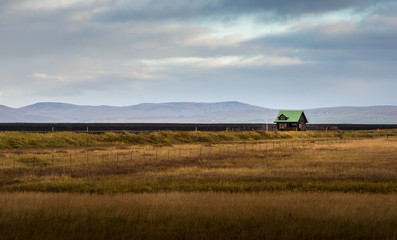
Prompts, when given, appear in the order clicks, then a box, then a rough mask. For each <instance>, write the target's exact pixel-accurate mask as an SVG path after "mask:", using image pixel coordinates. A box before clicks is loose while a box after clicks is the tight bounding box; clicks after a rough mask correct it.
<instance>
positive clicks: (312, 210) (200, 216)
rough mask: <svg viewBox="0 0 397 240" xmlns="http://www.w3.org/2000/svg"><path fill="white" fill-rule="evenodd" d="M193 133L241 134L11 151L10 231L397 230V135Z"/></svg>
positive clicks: (256, 233) (279, 233)
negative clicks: (197, 139) (217, 140)
mask: <svg viewBox="0 0 397 240" xmlns="http://www.w3.org/2000/svg"><path fill="white" fill-rule="evenodd" d="M12 134H14V133H12ZM12 134H11V133H9V135H12ZM15 134H16V133H15ZM55 134H58V133H55ZM59 134H61V133H59ZM152 134H154V135H156V134H158V135H162V134H163V135H166V136H167V139H177V138H176V136H179V135H178V134H182V133H168V132H166V133H152ZM152 134H146V133H145V134H142V135H140V134H136V136H139V137H144V136H145V138H146V137H148V136H151V135H152ZM183 134H186V136H184V137H183V139H185V140H186V139H189V138H192V137H191V136H190V135H192V136H193V135H195V134H197V135H200V134H203V136H216V137H217V138H218V137H220V136H221V135H222V134H225V135H228V134H230V136H231V137H230V139H229V140H224V141H221V144H216V143H215V142H211V141H210V142H205V141H202V142H201V141H200V142H195V141H193V140H192V142H187V143H183V144H182V143H181V142H180V141H181V140H178V141H176V140H175V142H172V141H170V142H172V144H171V143H167V144H164V143H162V142H156V143H154V142H150V143H149V142H144V143H140V144H127V142H126V141H121V140H120V141H116V140H115V141H113V143H112V144H114V145H111V144H110V145H106V144H105V145H100V144H99V145H98V142H95V141H92V144H93V145H92V146H91V145H90V146H89V147H87V146H86V145H84V144H81V145H78V147H74V148H72V147H68V148H59V147H46V148H44V147H40V148H39V147H37V148H25V147H26V145H25V146H24V147H21V148H7V149H2V150H0V156H2V159H3V161H2V163H4V164H3V165H2V166H3V169H1V170H0V192H1V193H0V236H2V237H1V238H2V239H28V238H29V239H53V238H55V237H57V238H59V239H70V238H74V239H159V238H160V239H264V238H265V239H292V238H293V239H396V238H397V230H396V228H395V226H396V225H397V215H396V213H397V208H396V206H397V205H396V204H395V202H396V201H397V194H396V193H397V138H396V137H393V133H392V132H388V133H385V132H372V133H367V132H364V133H363V132H349V133H338V132H333V133H310V132H307V133H301V132H291V133H266V134H272V135H269V136H267V137H266V138H265V137H263V138H258V139H255V138H253V137H254V136H258V135H259V136H261V134H264V133H262V132H259V133H258V132H252V133H251V132H249V133H199V132H198V133H183ZM238 134H241V136H246V135H247V136H250V137H248V138H246V137H247V136H246V137H244V138H246V139H243V138H242V137H241V136H240V137H236V136H238ZM244 134H246V135H244ZM252 134H257V135H252ZM338 134H339V135H338ZM386 134H387V135H388V136H389V137H386ZM16 135H18V134H16ZM22 135H23V134H22ZM33 135H34V134H33ZM33 135H29V134H28V135H26V136H25V137H32V136H33ZM73 135H74V134H69V133H67V134H66V133H65V136H73ZM107 135H110V136H112V135H113V134H106V136H107ZM123 135H128V136H129V135H130V134H115V136H117V137H120V138H122V137H126V136H123ZM131 135H133V134H131ZM171 135H172V136H174V135H175V136H174V138H171V137H170V136H171ZM37 136H42V137H43V138H51V134H48V135H46V134H38V135H37ZM80 136H82V139H83V138H84V137H87V138H91V137H94V138H103V136H105V135H90V134H82V135H80ZM347 136H349V137H347ZM268 137H269V138H268ZM270 137H272V138H270ZM6 138H7V137H6ZM64 138H65V137H64ZM250 138H253V139H254V140H251V139H250ZM180 139H182V138H180ZM319 140H321V141H319ZM2 141H3V142H4V140H2ZM45 141H46V140H43V142H45ZM173 141H174V140H173ZM83 142H84V141H83ZM148 143H149V144H148ZM44 145H45V144H44V143H43V146H44ZM52 156H55V157H52ZM62 156H64V158H62ZM71 156H72V157H71ZM7 159H8V160H10V159H15V160H16V161H15V168H14V167H13V165H12V164H13V162H12V161H11V162H6V160H7ZM8 160H7V161H8ZM70 160H72V162H71V161H70ZM2 163H0V164H2ZM65 209H66V210H65ZM65 233H67V234H65Z"/></svg>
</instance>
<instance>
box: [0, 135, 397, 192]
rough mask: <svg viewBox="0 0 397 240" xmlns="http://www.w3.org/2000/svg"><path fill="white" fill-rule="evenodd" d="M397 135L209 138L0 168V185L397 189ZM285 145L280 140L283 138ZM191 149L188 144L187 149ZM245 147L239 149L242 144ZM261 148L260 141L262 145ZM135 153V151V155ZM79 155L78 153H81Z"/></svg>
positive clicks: (38, 187)
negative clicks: (149, 150) (303, 140)
mask: <svg viewBox="0 0 397 240" xmlns="http://www.w3.org/2000/svg"><path fill="white" fill-rule="evenodd" d="M396 140H397V139H375V140H361V141H357V142H347V143H339V142H338V143H337V144H328V145H321V144H316V145H305V146H304V147H301V146H299V147H288V148H282V147H281V148H278V147H276V148H275V149H270V150H259V149H258V148H257V146H255V147H253V149H254V150H251V148H250V147H249V146H248V147H246V146H245V145H242V146H239V147H238V150H237V152H236V151H234V150H233V151H225V149H227V146H225V145H214V146H213V147H212V150H211V154H210V153H209V151H208V150H209V149H208V147H207V149H206V150H205V151H204V150H202V154H201V155H200V153H199V151H200V147H201V148H203V147H202V146H198V145H184V146H183V148H181V149H182V150H181V155H179V150H178V149H177V150H176V151H174V152H173V154H171V155H170V158H168V155H167V154H166V153H168V150H167V148H165V149H160V150H158V155H157V157H156V156H155V155H154V154H151V155H149V156H141V157H140V158H134V159H133V160H132V161H131V159H130V158H129V157H128V155H127V157H128V159H123V158H122V156H121V155H120V156H119V161H116V160H114V159H113V160H112V161H110V162H106V161H105V162H104V163H101V162H100V160H101V158H98V159H96V162H97V163H94V162H95V159H90V162H89V164H82V165H81V164H80V165H72V166H71V167H69V166H68V165H65V166H62V167H47V168H43V167H36V168H20V169H8V170H7V169H6V170H2V171H0V179H2V180H1V181H0V191H44V192H48V191H52V192H63V191H67V192H99V193H105V192H111V193H118V192H158V191H228V192H252V191H256V192H258V191H343V192H375V193H376V192H378V193H395V192H397V141H396ZM282 146H284V145H282ZM190 149H194V150H193V151H191V152H192V155H190ZM244 149H245V150H244ZM262 149H264V148H262ZM134 156H135V155H134ZM82 162H84V160H82Z"/></svg>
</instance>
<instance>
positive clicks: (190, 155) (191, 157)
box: [189, 148, 192, 158]
mask: <svg viewBox="0 0 397 240" xmlns="http://www.w3.org/2000/svg"><path fill="white" fill-rule="evenodd" d="M189 151H190V158H192V149H191V148H190V150H189Z"/></svg>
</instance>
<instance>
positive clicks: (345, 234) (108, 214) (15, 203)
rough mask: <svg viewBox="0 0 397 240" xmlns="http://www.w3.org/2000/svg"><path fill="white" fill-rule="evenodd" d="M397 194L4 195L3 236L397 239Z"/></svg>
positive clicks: (1, 209)
mask: <svg viewBox="0 0 397 240" xmlns="http://www.w3.org/2000/svg"><path fill="white" fill-rule="evenodd" d="M396 202H397V195H382V196H379V195H370V194H341V193H310V194H307V193H257V194H250V193H244V194H230V193H229V194H227V193H158V194H124V195H95V194H94V195H92V194H83V195H76V194H48V193H16V194H2V195H0V236H1V239H4V240H6V239H59V240H61V239H98V240H100V239H376V240H378V239H396V238H397V228H396V226H397V205H396V204H395V203H396Z"/></svg>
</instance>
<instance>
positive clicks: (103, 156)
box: [102, 153, 105, 163]
mask: <svg viewBox="0 0 397 240" xmlns="http://www.w3.org/2000/svg"><path fill="white" fill-rule="evenodd" d="M104 158H105V155H104V154H103V153H102V163H103V159H104Z"/></svg>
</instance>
